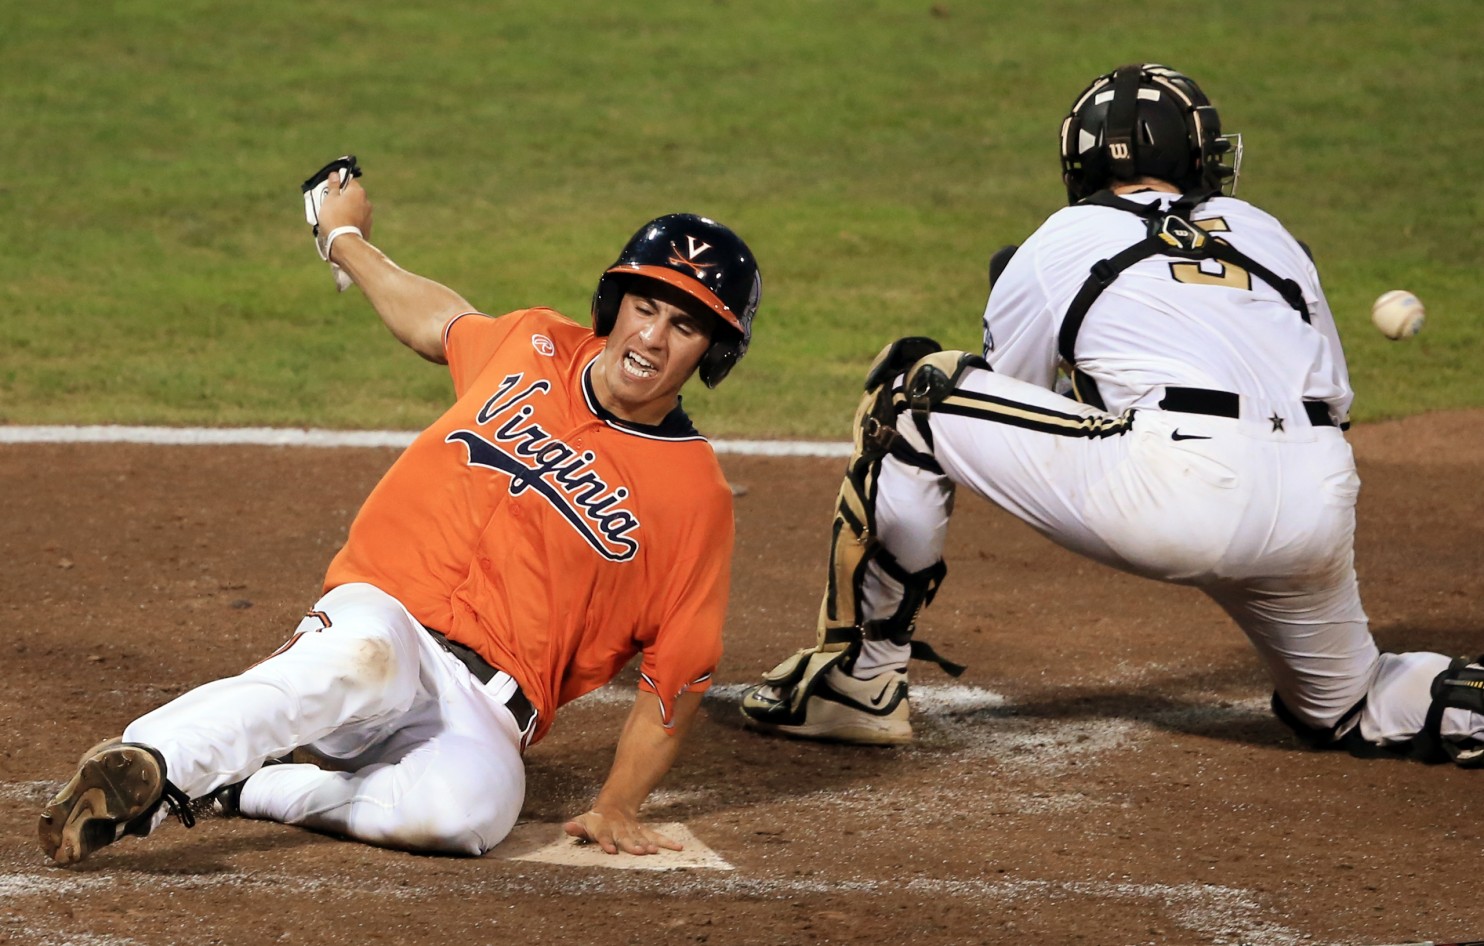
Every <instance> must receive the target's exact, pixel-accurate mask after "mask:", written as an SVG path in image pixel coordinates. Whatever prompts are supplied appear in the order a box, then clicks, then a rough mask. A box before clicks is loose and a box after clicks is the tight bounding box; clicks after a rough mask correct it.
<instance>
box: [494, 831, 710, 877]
mask: <svg viewBox="0 0 1484 946" xmlns="http://www.w3.org/2000/svg"><path fill="white" fill-rule="evenodd" d="M650 827H652V828H654V830H656V831H658V832H659V833H660V834H663V835H664V836H665V837H667V838H669V839H670V840H672V841H675V842H676V843H678V844H682V845H684V846H685V850H683V851H670V850H666V849H665V848H660V852H659V853H658V854H624V853H622V852H620V853H618V854H607V853H604V851H603V849H602V848H601V847H599V846H598V845H596V844H584V843H583V842H581V841H578V840H577V839H576V838H574V837H571V836H569V835H568V834H567V833H566V832H565V831H563V830H562V826H561V825H560V824H542V823H540V822H535V821H531V822H527V823H525V824H518V825H516V826H515V828H514V830H512V831H511V832H510V835H509V836H508V837H507V838H505V840H503V841H501V842H500V843H499V844H498V845H496V846H495V848H494V850H492V851H490V852H489V853H490V856H491V857H499V858H503V859H505V860H510V861H538V862H540V863H543V864H562V865H564V866H567V867H611V868H617V869H619V870H690V869H695V868H701V869H703V870H733V869H734V868H733V867H732V865H731V864H728V863H727V862H726V861H725V860H724V859H723V858H722V857H721V856H720V855H719V854H717V853H716V852H715V851H713V850H711V849H710V848H709V847H707V846H706V845H704V844H702V843H701V841H700V839H698V838H697V837H696V836H695V835H694V834H691V833H690V829H689V828H687V827H686V826H685V825H683V824H681V823H680V822H678V821H672V822H667V823H665V824H655V825H651V826H650Z"/></svg>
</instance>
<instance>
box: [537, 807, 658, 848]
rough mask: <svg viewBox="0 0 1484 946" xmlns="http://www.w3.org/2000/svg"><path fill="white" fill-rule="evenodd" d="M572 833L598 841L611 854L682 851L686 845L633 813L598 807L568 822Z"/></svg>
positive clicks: (566, 827) (593, 841) (567, 827)
mask: <svg viewBox="0 0 1484 946" xmlns="http://www.w3.org/2000/svg"><path fill="white" fill-rule="evenodd" d="M564 827H565V830H566V832H567V833H568V834H570V835H571V836H572V837H574V838H578V839H580V840H583V841H590V842H591V843H593V844H596V845H598V846H599V847H601V848H602V849H603V850H604V851H606V852H607V853H609V854H617V853H619V852H620V851H622V852H624V853H625V854H658V853H659V852H660V849H661V848H664V849H666V850H670V851H679V850H682V849H683V847H684V846H683V845H681V844H679V843H678V842H675V841H672V840H670V839H669V838H667V837H665V836H664V835H663V834H661V833H660V832H658V831H655V830H653V829H651V828H647V827H645V826H644V825H642V824H640V823H639V819H638V818H637V817H635V816H633V815H629V814H623V813H619V812H611V811H610V812H603V811H599V810H597V809H593V810H592V811H589V812H586V813H584V814H581V815H578V816H577V817H576V818H573V819H572V820H571V821H569V822H567V823H566V825H565V826H564Z"/></svg>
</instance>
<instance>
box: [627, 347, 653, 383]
mask: <svg viewBox="0 0 1484 946" xmlns="http://www.w3.org/2000/svg"><path fill="white" fill-rule="evenodd" d="M623 361H624V367H625V368H627V369H628V372H629V373H630V374H635V375H638V376H639V377H641V378H648V377H651V376H652V375H654V373H655V372H656V371H658V370H659V369H658V368H657V367H656V366H655V365H653V364H651V363H650V362H648V361H646V360H645V359H644V358H642V357H641V356H639V355H637V354H635V353H634V352H627V353H625V355H624V357H623Z"/></svg>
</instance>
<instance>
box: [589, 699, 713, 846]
mask: <svg viewBox="0 0 1484 946" xmlns="http://www.w3.org/2000/svg"><path fill="white" fill-rule="evenodd" d="M700 705H701V694H699V693H682V694H681V695H680V697H679V698H678V699H676V701H675V725H674V727H673V728H671V729H669V730H666V729H665V727H664V724H663V723H662V722H661V721H660V700H659V697H657V696H655V695H654V694H653V693H646V692H644V691H642V690H641V691H640V692H639V694H638V696H637V697H636V698H635V700H634V708H633V709H632V710H630V711H629V718H628V721H627V722H625V723H624V727H623V732H622V733H621V734H620V735H619V737H618V748H617V750H615V752H614V754H613V768H612V770H610V771H609V773H608V780H607V781H606V782H604V783H603V788H602V790H601V791H599V792H598V799H597V801H595V802H593V807H592V809H591V810H590V811H588V812H586V813H584V814H581V815H578V816H577V817H576V818H573V819H572V820H571V821H569V822H567V824H566V831H567V833H568V834H570V835H572V836H573V837H574V838H584V839H586V840H588V841H591V842H593V843H594V844H598V845H600V846H602V848H603V850H605V851H607V852H608V853H609V854H617V853H618V852H619V851H624V852H626V853H628V854H657V853H659V850H660V848H668V849H669V850H672V851H678V850H680V849H681V845H679V844H677V843H676V842H674V841H672V840H670V839H669V838H667V837H665V836H664V835H663V834H661V833H659V832H658V831H654V830H651V829H649V828H646V827H645V826H644V825H642V824H640V822H639V806H640V805H642V804H643V803H644V799H646V798H648V797H649V793H650V792H651V791H653V790H654V787H655V786H656V785H658V784H659V783H660V779H662V778H664V776H665V773H666V772H668V771H670V766H671V765H673V764H674V763H675V758H676V756H678V755H679V754H680V744H681V742H682V740H683V739H684V738H685V734H686V732H687V731H688V730H689V729H690V725H691V722H692V721H693V720H694V719H695V716H696V710H697V708H699V707H700Z"/></svg>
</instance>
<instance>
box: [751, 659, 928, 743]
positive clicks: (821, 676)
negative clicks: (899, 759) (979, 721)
mask: <svg viewBox="0 0 1484 946" xmlns="http://www.w3.org/2000/svg"><path fill="white" fill-rule="evenodd" d="M836 663H838V661H832V662H831V665H829V666H827V667H824V668H821V669H820V670H819V672H816V673H814V674H812V675H810V676H809V677H808V678H807V679H803V680H800V681H799V682H796V683H794V684H793V685H792V686H779V685H777V684H772V683H766V682H764V683H762V684H760V685H758V686H755V687H752V688H750V689H748V690H747V691H745V692H744V693H743V694H742V715H743V716H744V717H746V719H747V721H748V723H749V725H751V726H752V727H753V728H755V729H759V730H762V731H764V732H776V733H781V734H783V735H785V736H793V737H795V738H799V739H819V740H825V741H831V742H850V743H857V744H860V745H868V746H899V745H903V744H905V743H908V742H911V741H912V723H911V720H910V719H909V714H910V708H909V706H908V704H907V674H906V672H905V671H901V670H889V671H887V672H885V673H881V674H877V675H876V676H874V677H871V678H870V679H868V680H858V679H856V678H855V677H853V676H851V675H850V674H848V673H846V672H845V671H844V670H841V669H840V668H839V667H838V666H835V665H834V664H836ZM800 687H803V688H805V689H806V690H807V692H803V693H801V692H800V691H799V688H800Z"/></svg>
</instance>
